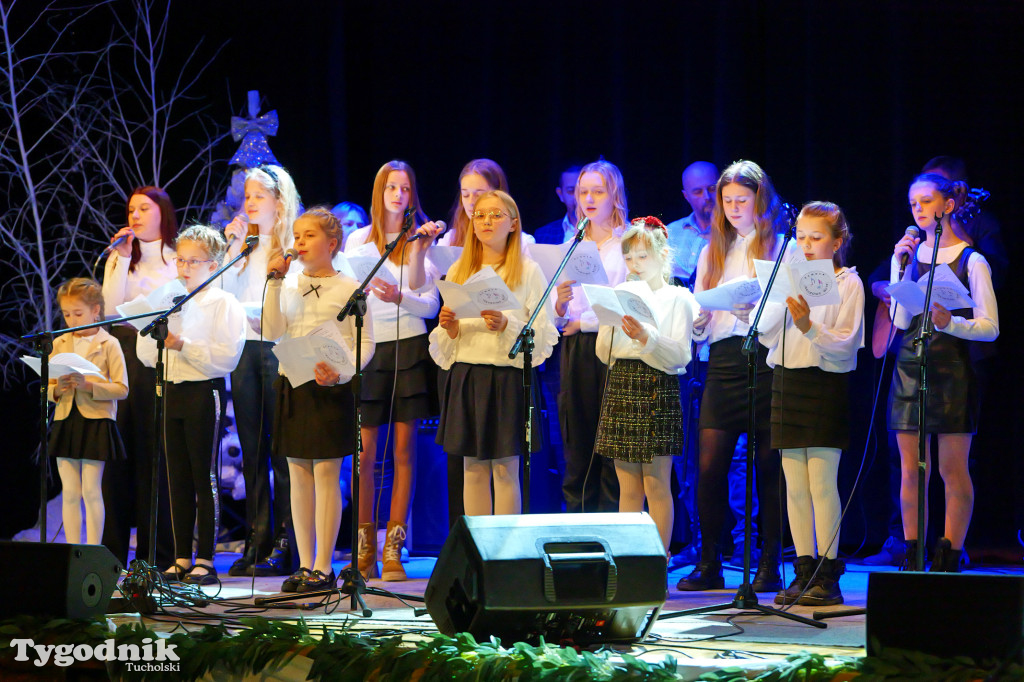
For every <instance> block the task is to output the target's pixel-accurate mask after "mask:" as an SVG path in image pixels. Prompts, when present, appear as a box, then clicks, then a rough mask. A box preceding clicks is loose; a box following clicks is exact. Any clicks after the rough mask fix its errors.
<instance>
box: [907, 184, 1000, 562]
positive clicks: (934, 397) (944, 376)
mask: <svg viewBox="0 0 1024 682" xmlns="http://www.w3.org/2000/svg"><path fill="white" fill-rule="evenodd" d="M966 190H967V187H966V185H965V184H964V183H963V182H952V181H950V180H947V179H946V178H945V177H943V176H941V175H937V174H931V173H926V174H923V175H919V176H917V177H916V178H914V181H913V182H912V183H911V185H910V190H909V193H908V199H909V202H910V211H911V213H912V214H913V216H914V222H915V223H916V224H917V227H918V228H919V229H920V230H921V231H922V232H923V233H924V235H925V239H924V241H923V242H921V241H920V240H919V239H917V238H912V237H909V236H904V237H903V238H902V239H901V240H900V241H899V242H898V243H897V244H896V248H895V249H894V252H893V257H892V264H891V274H890V281H892V282H894V283H895V282H896V281H898V280H899V273H900V266H901V262H905V260H906V259H909V264H908V265H907V267H906V273H905V277H906V279H908V280H911V281H915V282H916V281H918V280H920V279H921V278H923V277H924V276H926V275H927V274H928V272H929V270H930V269H931V262H932V257H933V256H935V259H936V263H937V264H943V263H945V264H947V265H948V266H949V268H950V270H952V271H953V274H954V275H955V276H956V277H957V278H958V279H959V280H960V281H961V282H962V283H963V285H964V286H965V287H966V288H967V290H968V291H969V292H970V296H971V299H972V300H973V301H974V303H975V305H974V307H973V308H963V309H959V310H948V309H946V308H944V307H943V306H942V305H941V304H939V303H935V302H933V303H932V309H931V310H930V311H929V312H928V316H929V318H930V324H931V326H932V328H933V330H934V331H933V333H932V335H931V337H930V338H929V340H928V349H927V352H928V366H927V367H928V376H927V378H928V388H927V399H926V408H925V419H924V426H925V432H926V433H927V434H928V437H927V440H926V447H925V458H926V459H925V462H926V468H925V479H926V481H927V480H928V479H929V478H930V475H931V443H930V441H931V437H932V436H931V434H935V436H936V437H937V438H938V441H939V450H938V457H939V473H940V474H941V476H942V481H943V483H944V484H945V491H946V505H945V508H946V518H945V519H944V527H943V533H942V537H940V538H939V540H938V541H937V543H936V545H935V548H934V551H933V552H932V556H931V567H930V570H932V571H939V572H947V573H958V572H959V571H960V559H961V554H962V552H963V546H964V539H965V538H966V537H967V529H968V526H970V523H971V514H972V511H973V509H974V486H973V484H972V482H971V473H970V469H969V468H968V455H969V454H970V450H971V439H972V438H973V436H974V434H975V433H976V432H977V428H978V413H979V400H978V393H977V380H976V378H975V376H974V371H973V368H972V365H971V361H970V344H971V343H972V342H991V341H995V339H996V337H997V336H999V312H998V310H997V307H996V298H995V293H994V292H993V288H992V270H991V268H990V267H989V264H988V261H986V260H985V257H984V256H982V255H981V254H980V253H978V252H977V251H975V250H974V249H973V248H971V247H970V246H968V245H967V243H966V242H964V241H963V240H962V239H961V238H960V237H959V236H957V231H956V230H954V229H953V225H952V221H953V219H954V218H953V214H954V209H955V208H957V207H958V206H959V205H960V202H962V200H963V199H964V197H965V195H966ZM936 219H938V220H939V222H941V225H942V230H941V236H940V237H939V239H938V243H937V244H936V231H937V229H936V228H937V227H938V223H937V222H936ZM936 248H938V253H937V254H935V249H936ZM891 316H892V319H893V324H894V325H895V326H896V327H898V328H899V329H902V330H904V331H903V340H902V342H901V345H900V349H899V353H898V355H897V358H896V370H895V372H894V373H893V378H892V390H891V392H890V398H889V428H890V429H891V430H893V431H896V442H897V444H898V446H899V450H900V460H901V463H902V477H901V480H900V506H901V507H902V512H903V532H904V537H905V538H906V539H907V557H908V560H912V557H914V555H915V554H916V553H917V544H918V542H922V541H924V539H923V538H919V537H918V510H917V505H918V501H917V485H918V424H919V421H918V419H919V414H920V413H919V397H918V396H919V389H920V374H919V371H918V366H919V360H918V358H917V352H916V347H915V339H917V338H918V334H919V332H920V330H921V325H922V323H923V321H924V315H923V314H921V315H913V316H912V315H911V314H910V313H909V311H907V309H906V308H904V307H903V306H899V305H894V306H893V308H892V311H891ZM926 509H927V508H926ZM924 521H925V527H926V528H927V521H928V519H927V516H926V517H925V519H924Z"/></svg>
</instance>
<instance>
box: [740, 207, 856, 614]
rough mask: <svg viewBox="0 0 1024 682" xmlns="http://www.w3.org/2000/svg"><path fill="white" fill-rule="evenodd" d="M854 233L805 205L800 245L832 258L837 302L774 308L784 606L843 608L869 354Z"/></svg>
mask: <svg viewBox="0 0 1024 682" xmlns="http://www.w3.org/2000/svg"><path fill="white" fill-rule="evenodd" d="M850 239H851V236H850V228H849V226H848V225H847V222H846V216H845V215H843V211H842V210H841V209H840V208H839V207H838V206H836V205H835V204H832V203H829V202H827V201H814V202H811V203H809V204H807V205H805V206H804V207H803V209H802V210H801V211H800V215H799V217H798V218H797V223H796V242H797V244H798V246H799V247H800V250H801V251H802V252H803V255H804V257H805V258H806V259H807V260H809V261H810V260H831V261H832V265H833V268H834V270H835V276H836V280H837V282H838V285H839V297H840V302H839V303H837V304H831V305H819V306H814V307H811V306H810V305H809V304H808V302H807V300H806V299H805V298H804V297H803V296H798V297H797V298H793V297H789V298H787V299H786V303H785V305H783V304H781V303H769V304H768V305H767V306H766V307H765V313H764V315H763V316H762V318H761V322H760V324H759V329H760V331H761V337H760V338H761V343H763V344H764V345H765V346H767V347H768V365H769V366H770V367H772V368H773V371H772V409H771V431H772V433H771V446H772V447H773V448H776V449H778V450H779V451H780V453H781V455H782V470H783V472H784V474H785V477H786V501H787V503H788V510H789V527H790V531H791V533H792V536H793V544H794V545H795V547H796V560H795V561H794V562H793V569H794V578H793V581H792V582H791V583H790V585H789V587H787V588H786V589H785V590H784V591H780V592H779V593H778V595H777V596H776V597H775V603H777V604H791V603H793V602H796V603H797V604H804V605H809V606H828V605H831V604H841V603H843V595H842V591H841V590H840V589H839V576H841V575H842V574H843V571H844V564H843V561H842V559H839V558H838V555H839V517H840V501H839V488H838V475H839V458H840V456H841V455H842V453H843V450H845V449H847V448H848V447H849V445H850V405H849V385H850V382H849V377H850V372H852V371H853V370H854V369H855V368H856V367H857V351H858V350H860V349H861V348H862V347H863V346H864V285H863V284H862V283H861V280H860V277H859V276H858V275H857V271H856V270H855V269H854V268H848V267H845V265H844V257H845V253H846V251H847V249H848V248H849V245H850Z"/></svg>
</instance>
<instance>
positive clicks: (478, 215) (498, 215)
mask: <svg viewBox="0 0 1024 682" xmlns="http://www.w3.org/2000/svg"><path fill="white" fill-rule="evenodd" d="M505 216H508V217H509V218H511V217H512V216H511V215H509V214H508V213H503V212H501V211H488V212H487V213H484V212H483V211H473V220H483V219H484V218H490V219H491V220H501V219H502V218H504V217H505Z"/></svg>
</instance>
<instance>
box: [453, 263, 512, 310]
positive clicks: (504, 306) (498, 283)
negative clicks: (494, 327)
mask: <svg viewBox="0 0 1024 682" xmlns="http://www.w3.org/2000/svg"><path fill="white" fill-rule="evenodd" d="M437 290H438V291H439V292H441V298H443V299H444V304H445V305H446V306H448V307H449V308H451V309H452V310H453V311H454V312H455V319H457V320H462V319H465V318H471V317H480V313H482V312H483V311H485V310H498V311H504V310H520V309H521V308H522V307H523V304H522V303H520V302H519V299H517V298H516V295H515V294H514V293H512V290H511V289H509V288H508V285H507V284H505V280H503V279H502V278H501V277H499V276H498V274H497V273H496V272H494V268H492V267H491V266H487V267H485V268H481V269H480V271H479V272H477V273H476V274H475V275H473V276H472V277H470V278H469V279H468V280H466V283H465V284H455V283H453V282H449V281H447V280H439V281H438V282H437Z"/></svg>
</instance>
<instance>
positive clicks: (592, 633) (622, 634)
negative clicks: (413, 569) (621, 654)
mask: <svg viewBox="0 0 1024 682" xmlns="http://www.w3.org/2000/svg"><path fill="white" fill-rule="evenodd" d="M666 580H667V562H666V559H665V548H664V547H663V546H662V544H661V537H660V536H659V535H658V529H657V527H656V526H655V525H654V521H652V520H651V517H650V516H648V515H647V514H525V515H521V516H463V517H461V518H460V519H459V520H458V521H457V522H456V524H455V527H454V528H453V529H452V532H451V534H450V535H449V537H448V540H447V541H446V542H445V544H444V547H443V548H442V550H441V556H440V558H438V560H437V564H436V565H435V566H434V572H433V574H432V575H431V576H430V580H429V581H428V582H427V591H426V594H425V595H424V596H425V598H426V603H427V611H428V612H429V613H430V616H431V618H433V619H434V623H435V624H436V625H437V627H438V629H439V630H440V631H441V632H443V633H444V634H447V635H453V634H455V633H457V632H469V633H471V634H472V635H473V636H474V637H476V638H477V639H486V638H488V637H491V636H495V637H500V638H501V639H502V641H504V642H506V643H512V642H518V641H527V642H536V641H537V640H538V638H539V637H544V639H545V640H546V641H549V642H558V643H561V642H573V643H577V644H590V643H593V642H635V641H637V640H639V639H643V638H644V637H646V635H647V633H648V632H649V631H650V628H651V626H653V625H654V622H655V620H656V619H657V616H658V613H659V612H660V611H661V607H662V606H663V605H664V604H665V595H666V591H667V590H666Z"/></svg>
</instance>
